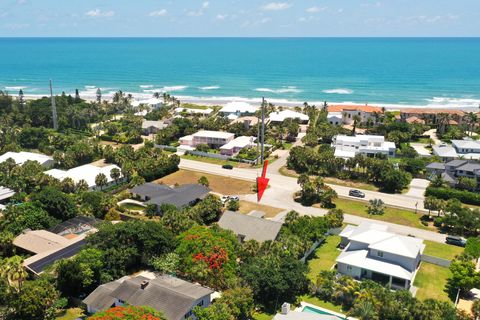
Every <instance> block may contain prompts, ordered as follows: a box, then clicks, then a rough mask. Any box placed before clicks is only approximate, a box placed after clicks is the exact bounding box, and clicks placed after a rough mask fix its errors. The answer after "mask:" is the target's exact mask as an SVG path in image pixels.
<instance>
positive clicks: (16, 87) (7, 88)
mask: <svg viewBox="0 0 480 320" xmlns="http://www.w3.org/2000/svg"><path fill="white" fill-rule="evenodd" d="M27 88H28V87H25V86H13V87H5V90H23V89H27Z"/></svg>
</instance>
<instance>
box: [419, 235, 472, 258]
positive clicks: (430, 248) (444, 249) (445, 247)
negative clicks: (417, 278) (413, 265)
mask: <svg viewBox="0 0 480 320" xmlns="http://www.w3.org/2000/svg"><path fill="white" fill-rule="evenodd" d="M423 243H425V245H426V246H425V251H424V252H423V253H424V254H427V255H429V256H434V257H438V258H443V259H447V260H452V259H453V258H455V256H457V255H459V254H461V253H462V252H463V248H462V247H457V246H452V245H450V244H446V243H438V242H433V241H428V240H424V241H423Z"/></svg>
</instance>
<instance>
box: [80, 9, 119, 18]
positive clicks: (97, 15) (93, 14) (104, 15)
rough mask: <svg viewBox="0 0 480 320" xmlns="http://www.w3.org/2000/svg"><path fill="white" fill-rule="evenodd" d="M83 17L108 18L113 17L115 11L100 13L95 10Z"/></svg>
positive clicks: (100, 11) (98, 10)
mask: <svg viewBox="0 0 480 320" xmlns="http://www.w3.org/2000/svg"><path fill="white" fill-rule="evenodd" d="M85 15H86V16H88V17H91V18H110V17H113V16H114V15H115V11H112V10H110V11H102V10H100V9H95V10H90V11H88V12H86V13H85Z"/></svg>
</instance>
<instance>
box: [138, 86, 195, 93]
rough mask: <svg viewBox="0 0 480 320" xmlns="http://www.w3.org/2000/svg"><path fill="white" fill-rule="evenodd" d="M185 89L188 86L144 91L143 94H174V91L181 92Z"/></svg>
mask: <svg viewBox="0 0 480 320" xmlns="http://www.w3.org/2000/svg"><path fill="white" fill-rule="evenodd" d="M187 88H188V86H165V87H162V88H155V89H145V90H143V92H146V93H155V92H174V91H183V90H185V89H187Z"/></svg>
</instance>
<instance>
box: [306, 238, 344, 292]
mask: <svg viewBox="0 0 480 320" xmlns="http://www.w3.org/2000/svg"><path fill="white" fill-rule="evenodd" d="M340 240H341V238H340V237H339V236H328V237H327V239H326V240H325V242H324V243H323V244H322V245H321V246H320V247H318V248H317V250H315V253H314V254H313V256H312V257H311V258H310V259H309V260H308V267H309V269H310V270H309V272H308V278H309V279H310V280H311V281H312V282H314V283H315V281H316V278H317V275H318V274H319V273H320V271H323V270H330V269H331V268H332V267H333V265H334V264H335V259H337V257H338V255H339V254H340V250H338V249H337V247H338V245H339V244H340Z"/></svg>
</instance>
